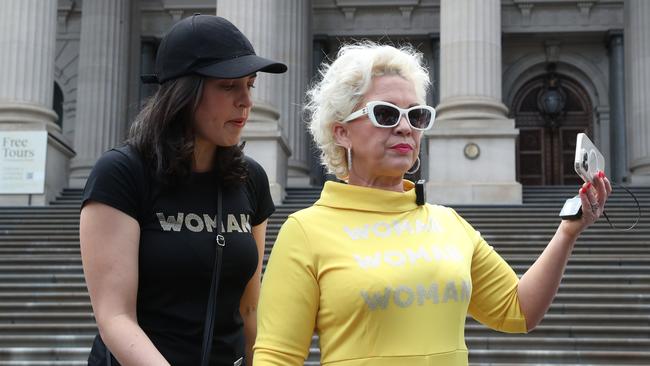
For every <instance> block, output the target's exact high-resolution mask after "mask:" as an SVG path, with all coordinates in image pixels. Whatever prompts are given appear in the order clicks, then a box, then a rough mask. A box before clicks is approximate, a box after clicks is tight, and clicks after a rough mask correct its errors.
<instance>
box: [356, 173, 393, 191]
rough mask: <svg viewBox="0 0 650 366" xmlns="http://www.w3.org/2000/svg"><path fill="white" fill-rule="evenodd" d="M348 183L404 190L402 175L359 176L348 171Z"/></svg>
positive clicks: (389, 189) (388, 189) (390, 189)
mask: <svg viewBox="0 0 650 366" xmlns="http://www.w3.org/2000/svg"><path fill="white" fill-rule="evenodd" d="M348 184H352V185H355V186H362V187H370V188H377V189H384V190H387V191H395V192H404V185H403V181H402V177H383V176H382V177H372V178H367V177H360V176H358V175H356V174H354V173H353V172H351V173H350V177H349V178H348Z"/></svg>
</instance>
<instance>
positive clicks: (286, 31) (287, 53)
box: [217, 0, 311, 203]
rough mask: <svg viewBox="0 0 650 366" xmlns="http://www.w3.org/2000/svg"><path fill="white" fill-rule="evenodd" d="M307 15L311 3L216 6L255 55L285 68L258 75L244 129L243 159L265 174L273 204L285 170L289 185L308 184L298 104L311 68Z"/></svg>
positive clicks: (231, 0)
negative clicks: (247, 158) (248, 158)
mask: <svg viewBox="0 0 650 366" xmlns="http://www.w3.org/2000/svg"><path fill="white" fill-rule="evenodd" d="M310 14H311V1H294V0H250V1H244V2H242V1H238V0H219V1H217V15H219V16H222V17H224V18H226V19H228V20H230V21H231V22H232V23H233V24H235V25H236V26H237V27H238V28H239V29H240V30H241V31H242V32H243V33H244V34H245V35H246V36H247V37H248V39H250V41H251V43H252V44H253V46H254V47H255V51H256V52H257V54H258V55H260V56H263V57H268V58H272V59H275V60H277V61H281V62H284V63H286V64H287V66H288V68H289V70H288V71H287V73H286V74H282V75H273V74H265V73H260V74H259V77H258V82H257V87H256V89H255V93H254V98H255V102H254V106H253V111H252V113H251V118H250V120H249V123H248V126H247V127H246V129H244V139H245V140H246V141H247V147H246V153H247V154H248V155H250V156H252V157H253V158H255V159H256V160H258V161H259V162H260V163H261V164H262V165H263V166H264V168H265V169H266V172H267V174H268V175H269V180H270V184H271V194H272V195H273V200H274V201H275V202H276V203H279V202H281V200H282V198H284V189H285V187H286V185H287V180H288V171H289V170H290V171H291V175H292V179H295V178H298V179H299V180H300V181H301V182H303V183H305V184H307V183H308V172H309V166H308V158H307V154H308V149H307V146H308V140H307V136H306V132H305V126H304V123H303V121H302V104H303V98H304V91H305V89H306V86H307V82H308V77H309V74H308V73H309V66H310V63H311V35H310V29H311V26H310ZM289 157H291V158H290V159H289Z"/></svg>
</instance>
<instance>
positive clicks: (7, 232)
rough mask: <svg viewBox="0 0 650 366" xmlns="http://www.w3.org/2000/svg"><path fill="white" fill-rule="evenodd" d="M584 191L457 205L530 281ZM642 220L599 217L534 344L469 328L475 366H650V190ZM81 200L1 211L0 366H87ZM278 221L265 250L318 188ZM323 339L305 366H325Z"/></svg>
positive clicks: (471, 324) (68, 194) (299, 196)
mask: <svg viewBox="0 0 650 366" xmlns="http://www.w3.org/2000/svg"><path fill="white" fill-rule="evenodd" d="M576 192H577V187H539V188H532V187H531V188H525V189H524V204H523V205H516V206H514V205H512V206H471V205H467V206H455V208H456V209H457V210H458V211H459V213H460V214H461V215H462V216H463V217H465V218H466V219H467V220H468V221H469V222H470V223H471V224H473V225H474V226H475V227H476V228H477V229H479V230H480V231H481V232H482V233H483V236H484V237H485V238H486V239H487V240H488V242H489V243H490V244H492V245H493V246H494V247H495V248H496V250H497V251H499V253H501V255H502V256H503V257H505V258H506V260H507V261H508V262H509V263H510V264H511V265H512V266H513V268H514V269H515V271H516V272H517V273H518V274H522V273H523V272H524V271H525V270H526V269H527V268H528V267H529V266H530V265H531V263H532V262H533V260H534V259H535V258H536V257H537V256H538V255H539V253H541V251H542V250H543V248H544V246H545V245H546V243H547V242H548V241H549V240H550V237H551V236H552V234H553V233H554V231H555V228H556V227H557V224H558V222H559V219H558V217H557V213H558V211H559V209H560V207H561V206H562V203H563V202H564V199H566V198H568V197H570V196H573V195H574V194H575V193H576ZM633 192H635V194H636V195H637V197H638V198H639V201H640V202H641V205H642V208H643V211H642V214H643V216H642V217H641V221H640V222H639V224H638V225H637V227H636V228H635V229H634V230H632V231H629V232H621V231H613V230H611V229H610V228H609V226H608V224H607V222H606V221H605V220H604V219H601V220H600V221H599V222H598V223H597V224H595V225H594V226H593V227H591V228H590V229H589V230H588V231H587V232H585V233H584V234H583V235H582V236H581V238H580V240H579V241H578V244H577V245H576V248H575V250H574V253H573V255H572V257H571V260H570V261H569V266H568V268H567V271H566V274H565V276H564V279H563V282H562V285H561V288H560V291H559V294H558V296H557V298H556V300H555V302H554V303H553V305H552V307H551V310H550V311H549V313H548V314H547V316H546V318H545V319H544V321H543V322H542V324H541V325H540V326H539V327H538V328H537V329H536V330H534V331H533V332H531V333H530V334H527V335H509V334H502V333H498V332H494V331H492V330H489V329H487V328H486V327H484V326H482V325H480V324H478V323H477V322H475V321H474V320H472V319H471V318H468V320H467V326H466V342H467V345H468V347H469V349H470V364H471V365H493V366H499V365H646V366H648V365H650V218H649V217H648V213H649V212H650V209H648V207H650V187H644V188H634V189H633ZM80 193H81V192H80V191H78V190H77V191H74V190H66V191H64V192H63V193H62V194H61V196H60V197H59V198H57V200H56V201H55V202H53V203H52V204H51V205H50V206H47V207H3V208H0V233H1V234H0V278H1V280H0V366H8V365H12V366H17V365H25V366H27V365H29V366H37V365H38V366H40V365H71V366H73V365H85V364H86V361H85V360H86V358H87V354H88V350H89V347H90V344H91V342H92V338H93V337H94V335H95V333H96V327H95V324H94V320H93V316H92V309H91V307H90V301H89V299H88V294H87V291H86V288H85V285H84V281H83V274H82V269H81V263H80V254H79V240H78V222H79V200H80ZM288 193H289V194H288V196H287V199H286V201H285V203H284V204H283V205H282V206H280V207H278V209H277V212H276V213H275V214H274V215H273V216H272V217H271V219H270V223H269V232H268V236H267V237H268V243H267V251H266V255H265V261H266V259H267V258H268V253H269V252H270V249H271V245H272V243H273V241H274V240H275V237H276V235H277V232H278V230H279V228H280V225H281V223H282V222H283V221H284V220H285V219H286V216H287V215H288V214H289V213H291V212H294V211H296V210H298V209H301V208H304V207H306V206H308V205H310V204H311V203H313V202H314V201H315V200H316V199H317V197H318V194H319V190H318V189H308V188H305V189H299V188H290V189H289V190H288ZM606 212H607V213H608V214H609V216H610V219H611V220H612V222H613V223H614V224H615V225H616V226H620V227H627V226H629V224H631V223H632V222H633V221H634V219H635V217H636V207H635V206H634V204H633V202H632V200H631V198H630V197H629V196H627V194H626V193H624V191H622V190H617V189H615V193H614V194H613V195H612V197H611V198H610V201H609V202H608V205H607V210H606ZM319 356H320V355H319V351H318V343H317V338H316V337H314V340H313V345H312V350H311V354H310V357H309V359H308V361H307V362H306V365H318V359H319Z"/></svg>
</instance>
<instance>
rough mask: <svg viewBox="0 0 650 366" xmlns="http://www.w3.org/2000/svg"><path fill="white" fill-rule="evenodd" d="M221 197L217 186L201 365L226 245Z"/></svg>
mask: <svg viewBox="0 0 650 366" xmlns="http://www.w3.org/2000/svg"><path fill="white" fill-rule="evenodd" d="M221 199H222V197H221V187H220V186H217V228H216V231H217V237H216V242H217V251H216V254H215V257H214V266H213V268H212V281H211V284H210V294H209V295H208V308H207V313H206V316H205V325H204V327H203V346H202V348H201V366H208V365H209V364H210V353H211V351H212V335H213V332H214V314H215V313H216V308H217V292H218V290H219V277H220V276H221V259H222V257H223V247H224V246H225V245H226V239H225V238H224V237H223V235H222V234H221Z"/></svg>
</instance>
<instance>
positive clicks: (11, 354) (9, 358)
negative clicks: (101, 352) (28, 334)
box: [0, 347, 90, 365]
mask: <svg viewBox="0 0 650 366" xmlns="http://www.w3.org/2000/svg"><path fill="white" fill-rule="evenodd" d="M89 352H90V347H0V360H2V361H0V365H4V364H3V363H2V362H12V363H6V364H7V365H22V364H21V363H17V362H29V363H28V365H33V362H43V361H46V362H53V361H54V362H59V361H60V362H75V361H83V360H87V359H88V353H89ZM60 364H61V365H64V364H65V363H60ZM68 364H69V363H68ZM55 365H56V364H55Z"/></svg>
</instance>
